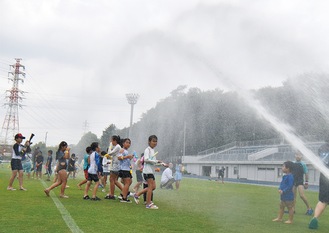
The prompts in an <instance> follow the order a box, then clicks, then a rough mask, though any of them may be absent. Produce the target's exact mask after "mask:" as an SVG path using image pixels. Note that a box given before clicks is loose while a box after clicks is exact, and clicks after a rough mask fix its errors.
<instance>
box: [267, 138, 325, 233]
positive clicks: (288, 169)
mask: <svg viewBox="0 0 329 233" xmlns="http://www.w3.org/2000/svg"><path fill="white" fill-rule="evenodd" d="M323 148H325V149H323ZM322 150H323V151H324V152H323V151H322ZM302 156H303V155H302V153H301V152H300V151H297V152H296V154H295V158H296V161H295V162H292V161H286V162H284V163H283V165H282V172H283V173H284V174H285V175H284V176H283V177H282V181H281V183H280V186H279V190H278V192H279V194H280V199H281V202H280V208H279V213H278V216H277V218H275V219H273V220H272V221H273V222H282V221H283V219H282V218H283V215H284V213H285V208H287V209H288V211H287V212H288V214H289V215H288V220H287V221H285V223H287V224H291V223H293V218H294V214H295V213H296V212H295V205H296V196H297V192H298V193H299V196H300V198H301V199H302V200H303V202H304V204H305V205H306V207H307V210H306V213H305V214H306V215H312V214H313V212H314V217H313V218H312V220H311V221H310V223H309V228H310V229H317V228H318V219H317V218H318V217H319V216H320V215H321V214H322V213H323V211H324V209H325V208H326V206H327V204H328V203H329V180H328V179H327V178H325V176H324V175H323V174H321V176H320V190H319V202H318V204H317V206H316V208H315V211H313V209H312V208H311V207H310V204H309V202H308V201H307V198H306V196H305V193H304V189H307V188H308V170H307V166H306V164H305V163H304V162H302V161H301V159H302ZM319 156H320V158H321V159H322V160H324V158H329V141H328V142H327V143H326V144H325V145H324V146H322V147H321V148H320V149H319ZM328 161H329V159H328ZM324 162H325V161H324ZM325 164H326V165H327V166H328V167H329V162H328V163H325ZM304 176H305V181H304Z"/></svg>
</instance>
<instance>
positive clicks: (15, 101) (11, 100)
mask: <svg viewBox="0 0 329 233" xmlns="http://www.w3.org/2000/svg"><path fill="white" fill-rule="evenodd" d="M15 60H16V63H15V64H13V65H10V69H11V71H10V72H8V76H9V80H10V81H12V82H13V86H12V88H11V89H10V90H7V91H6V92H7V93H8V94H7V96H6V100H7V102H6V103H5V104H4V105H5V106H7V113H6V116H5V119H4V121H3V124H2V129H1V137H2V138H3V144H4V145H8V143H10V144H12V142H13V141H14V136H15V134H17V133H18V132H19V117H18V108H19V107H22V105H21V104H20V102H21V101H22V100H23V97H22V96H23V94H24V91H21V90H20V89H19V87H18V84H19V81H21V82H24V80H23V79H22V78H21V76H23V77H24V78H25V73H24V72H22V71H21V70H20V69H21V68H23V70H25V66H23V65H22V64H21V63H20V62H21V60H22V59H21V58H15ZM12 69H13V70H12Z"/></svg>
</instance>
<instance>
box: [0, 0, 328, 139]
mask: <svg viewBox="0 0 329 233" xmlns="http://www.w3.org/2000/svg"><path fill="white" fill-rule="evenodd" d="M328 7H329V2H328V1H324V0H323V1H320V0H317V1H312V0H310V1H306V0H304V1H303V0H289V1H286V0H259V1H257V0H255V1H251V0H249V1H248V0H241V1H235V0H217V1H215V0H202V1H197V0H156V1H155V0H120V1H110V0H94V1H87V0H29V1H20V0H0V29H1V30H0V104H1V105H4V104H5V102H6V100H5V96H6V95H7V93H6V90H8V89H10V88H11V85H12V83H11V82H10V81H8V75H7V74H8V71H10V70H9V64H14V63H15V60H14V58H22V59H23V60H22V62H21V63H22V64H23V65H25V66H26V70H25V72H26V78H25V81H24V83H20V84H19V88H20V89H21V90H23V91H25V92H26V93H25V94H24V97H25V99H23V101H22V105H24V106H23V108H22V109H20V110H19V117H20V119H19V121H20V131H21V132H22V133H23V134H25V135H29V134H30V133H32V132H33V133H35V134H36V137H35V139H34V140H35V141H36V142H39V141H45V137H46V134H47V145H58V144H59V142H60V141H62V140H65V141H67V142H68V143H72V144H76V143H77V142H78V140H79V139H80V137H81V136H82V135H83V133H84V132H85V131H87V132H88V131H91V132H93V133H96V134H97V136H98V137H100V136H101V133H102V131H103V130H104V129H105V128H106V127H107V126H109V125H110V124H111V123H114V124H115V125H116V126H117V127H118V128H124V127H128V126H129V121H130V106H129V105H128V103H127V100H126V97H125V94H126V93H131V92H133V93H138V94H139V95H140V98H139V100H138V103H137V104H136V105H135V112H134V122H137V121H138V120H139V119H140V117H141V115H142V113H145V112H146V111H147V110H148V109H150V108H152V107H154V106H155V105H156V103H157V102H158V101H159V100H161V99H163V98H165V97H167V96H169V95H170V92H171V91H172V90H174V89H175V88H176V87H177V86H179V85H188V87H199V88H200V89H201V90H211V89H215V88H219V89H224V90H228V89H231V88H233V89H234V87H235V86H242V87H243V88H246V89H255V88H260V87H264V86H273V87H274V86H280V85H281V84H282V82H283V81H284V80H286V79H287V78H288V77H293V76H296V75H299V74H302V73H305V72H328V71H327V70H328V58H329V56H328V55H329V51H328V49H329V46H328V45H327V44H328V41H329V33H328V32H329V31H328V27H329V24H328V22H329V15H328V13H327V9H328ZM232 84H233V86H232ZM6 111H7V109H6V107H5V106H4V107H2V108H1V109H0V123H1V125H2V123H3V121H4V118H5V114H6ZM85 122H86V123H87V124H86V125H85V124H84V123H85ZM1 136H3V132H2V135H1Z"/></svg>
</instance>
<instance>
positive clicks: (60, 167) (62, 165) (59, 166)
mask: <svg viewBox="0 0 329 233" xmlns="http://www.w3.org/2000/svg"><path fill="white" fill-rule="evenodd" d="M66 167H67V166H66V162H58V163H57V168H56V170H57V172H59V171H60V170H63V169H64V170H66Z"/></svg>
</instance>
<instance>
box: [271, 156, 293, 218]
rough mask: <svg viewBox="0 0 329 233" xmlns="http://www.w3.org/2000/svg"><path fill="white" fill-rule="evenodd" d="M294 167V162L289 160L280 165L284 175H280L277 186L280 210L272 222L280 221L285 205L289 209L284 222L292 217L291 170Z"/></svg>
mask: <svg viewBox="0 0 329 233" xmlns="http://www.w3.org/2000/svg"><path fill="white" fill-rule="evenodd" d="M293 167H294V163H293V162H291V161H286V162H284V163H283V165H282V172H283V173H285V175H284V176H283V177H282V181H281V183H280V187H279V194H280V199H281V203H280V210H279V214H278V217H277V218H275V219H273V220H272V221H273V222H282V217H283V214H284V208H285V207H287V208H288V211H289V218H288V220H287V221H285V222H284V223H287V224H291V223H292V221H293V218H294V209H293V207H294V193H293V186H294V177H293V175H292V174H291V171H292V169H293Z"/></svg>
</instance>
